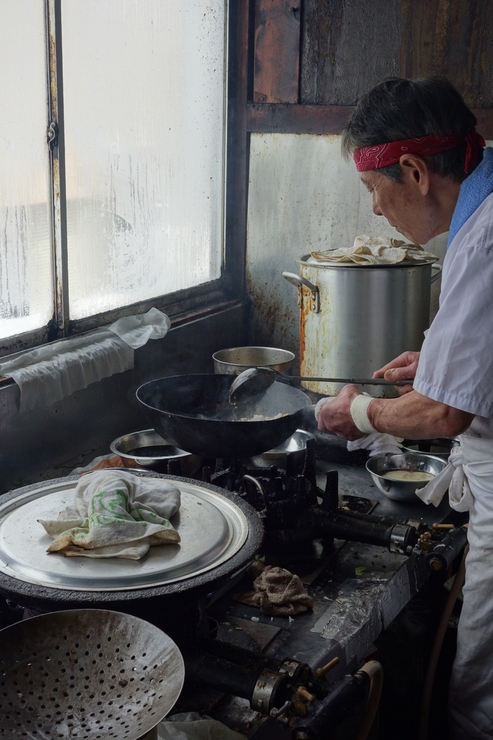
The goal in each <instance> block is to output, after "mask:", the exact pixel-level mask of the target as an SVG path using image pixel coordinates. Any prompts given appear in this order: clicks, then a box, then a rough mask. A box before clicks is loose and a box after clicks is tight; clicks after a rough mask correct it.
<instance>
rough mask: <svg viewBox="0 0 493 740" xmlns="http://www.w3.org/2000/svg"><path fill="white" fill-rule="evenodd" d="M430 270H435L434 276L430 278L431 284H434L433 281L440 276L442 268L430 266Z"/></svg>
mask: <svg viewBox="0 0 493 740" xmlns="http://www.w3.org/2000/svg"><path fill="white" fill-rule="evenodd" d="M431 269H432V270H436V272H435V274H434V275H432V276H431V282H432V283H434V282H435V280H438V278H439V277H440V276H441V274H442V266H441V265H432V266H431Z"/></svg>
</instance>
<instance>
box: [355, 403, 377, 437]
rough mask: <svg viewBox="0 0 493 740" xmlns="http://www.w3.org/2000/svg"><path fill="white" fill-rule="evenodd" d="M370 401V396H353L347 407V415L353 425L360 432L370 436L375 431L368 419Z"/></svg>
mask: <svg viewBox="0 0 493 740" xmlns="http://www.w3.org/2000/svg"><path fill="white" fill-rule="evenodd" d="M372 401H373V397H372V396H363V395H361V396H355V397H354V398H353V400H352V401H351V406H350V407H349V413H350V414H351V418H352V420H353V421H354V425H355V426H356V428H357V429H359V430H360V432H364V433H365V434H371V433H372V432H376V431H377V430H376V429H375V427H374V426H372V424H371V423H370V420H369V418H368V406H369V405H370V403H371V402H372Z"/></svg>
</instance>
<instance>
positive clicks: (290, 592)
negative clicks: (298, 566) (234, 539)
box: [234, 561, 313, 617]
mask: <svg viewBox="0 0 493 740" xmlns="http://www.w3.org/2000/svg"><path fill="white" fill-rule="evenodd" d="M250 572H251V574H252V575H253V576H255V580H254V582H253V589H254V590H253V591H248V592H247V593H244V594H237V595H236V596H234V599H235V601H239V602H240V603H242V604H247V605H248V606H257V607H258V608H259V609H260V611H261V612H263V613H264V614H269V615H271V616H273V617H294V616H295V615H296V614H301V612H306V611H308V610H309V609H313V599H312V597H311V596H309V594H308V591H307V590H306V588H305V587H304V585H303V584H302V582H301V579H300V578H299V576H297V575H295V574H293V573H290V572H289V570H286V569H285V568H279V567H277V566H272V565H263V564H262V563H260V562H259V561H255V562H254V563H253V564H252V566H251V568H250Z"/></svg>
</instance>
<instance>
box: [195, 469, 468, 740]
mask: <svg viewBox="0 0 493 740" xmlns="http://www.w3.org/2000/svg"><path fill="white" fill-rule="evenodd" d="M355 460H356V458H355ZM317 469H318V473H317V484H318V486H319V487H320V488H322V490H323V488H324V485H325V473H326V472H328V471H332V470H337V471H338V473H339V492H340V494H341V495H353V496H358V497H367V498H370V499H373V500H374V501H375V502H376V505H375V507H374V508H373V510H372V514H375V515H377V516H390V517H393V518H396V519H399V520H401V521H403V522H405V521H406V520H408V519H413V520H416V519H417V520H423V521H425V522H426V523H427V524H428V525H430V526H431V525H432V524H433V523H435V522H440V523H444V522H449V521H452V520H453V518H454V516H455V514H454V512H452V511H451V509H450V507H449V506H448V503H447V502H446V501H443V502H442V504H441V505H440V506H439V507H438V508H435V507H427V506H426V505H425V504H423V503H422V502H421V501H419V499H416V503H412V504H403V503H398V502H395V501H392V500H391V499H388V498H386V497H385V495H384V494H382V493H380V491H378V489H376V487H375V486H374V485H373V482H372V480H371V478H370V475H369V473H368V472H367V470H366V468H365V467H364V466H362V465H361V456H360V458H359V464H355V465H350V464H344V463H340V462H338V463H334V462H331V461H323V460H322V461H320V460H319V462H318V463H317ZM430 577H433V576H431V575H430V572H429V571H428V569H427V567H426V564H425V558H424V556H423V555H412V556H410V557H407V556H404V555H399V554H394V553H391V552H389V551H388V550H387V549H384V548H382V547H378V546H374V545H366V544H361V543H353V542H343V541H339V540H336V541H335V543H334V549H333V552H332V553H331V555H330V556H329V557H328V558H327V559H326V560H325V562H324V564H323V565H322V566H321V567H320V568H319V569H318V570H317V571H315V572H313V573H311V574H309V575H307V576H302V580H303V582H304V584H305V586H306V587H307V588H308V591H309V593H310V595H311V596H312V597H313V600H314V609H313V611H312V612H306V613H304V614H300V615H298V616H296V617H294V618H290V617H288V618H284V617H283V618H281V617H270V616H268V615H265V614H262V613H261V612H260V611H259V610H258V609H255V608H253V607H249V606H245V605H243V604H241V603H238V602H235V601H232V600H231V595H230V594H228V595H227V596H225V597H223V598H222V599H221V600H220V601H219V602H217V603H216V604H214V605H213V607H212V609H211V614H213V616H214V617H215V618H216V619H217V620H218V624H219V626H218V638H219V639H221V640H223V641H225V642H231V643H232V644H236V645H240V646H242V647H246V648H248V649H251V650H254V651H255V650H258V651H260V650H262V651H263V653H264V654H267V655H270V656H273V657H275V658H286V657H290V658H294V659H296V660H299V661H301V662H305V663H308V664H309V665H310V666H311V667H312V669H314V670H315V669H316V668H319V667H321V666H323V665H325V664H326V663H328V662H329V661H330V660H332V658H334V657H338V658H339V659H340V663H339V665H337V666H336V667H335V668H334V669H332V671H331V673H330V680H331V681H337V680H339V679H340V678H342V677H343V676H344V675H345V674H346V673H348V672H354V671H355V670H357V668H358V667H359V665H360V664H361V662H362V661H363V659H364V658H365V657H367V656H369V655H371V653H372V651H374V647H373V644H374V642H375V640H376V639H377V637H378V636H379V635H380V633H381V632H382V631H383V630H385V629H386V628H387V627H388V626H389V625H390V624H391V622H392V621H393V620H394V619H395V618H396V617H397V615H398V614H399V613H400V612H401V610H402V609H403V608H404V607H405V606H406V604H407V603H408V602H409V601H410V600H411V599H412V597H413V596H414V595H415V594H416V593H417V592H418V591H419V590H420V588H421V587H422V586H423V585H424V584H425V582H426V581H427V580H428V579H429V578H430ZM247 588H248V584H247ZM247 588H245V583H244V582H241V583H240V584H238V586H237V587H236V591H237V592H241V591H242V590H247ZM211 698H212V697H208V699H209V701H210V700H211ZM199 711H200V709H199ZM209 712H210V707H209ZM214 716H215V717H216V718H217V719H220V720H222V721H224V722H225V723H226V724H228V725H229V726H230V727H234V728H235V729H238V730H239V731H240V732H243V733H244V734H245V735H246V736H247V737H248V738H255V740H267V738H269V740H276V738H278V737H279V738H285V734H286V731H285V730H283V729H282V728H281V727H280V726H279V725H278V723H276V721H275V720H273V719H272V718H265V717H262V716H261V715H258V714H256V713H255V712H253V711H252V710H250V709H249V705H248V702H246V700H242V699H238V698H227V697H224V698H223V699H222V700H221V701H219V702H218V704H217V707H216V708H215V710H214Z"/></svg>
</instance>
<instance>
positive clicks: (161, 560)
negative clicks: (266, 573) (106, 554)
mask: <svg viewBox="0 0 493 740" xmlns="http://www.w3.org/2000/svg"><path fill="white" fill-rule="evenodd" d="M140 477H145V478H149V477H152V478H153V479H155V480H156V482H158V481H159V479H160V478H163V479H166V480H170V479H172V480H173V481H174V482H175V484H176V485H177V487H178V488H179V489H180V491H181V507H180V511H179V512H178V513H177V514H176V515H175V516H173V517H172V519H171V523H172V524H173V526H174V527H175V529H177V531H178V532H179V533H180V536H181V542H180V543H179V544H177V545H160V546H153V547H151V548H150V550H149V553H148V554H147V555H146V556H145V557H144V558H142V559H141V560H137V561H133V560H124V559H122V558H104V559H92V558H87V557H65V556H63V555H60V554H59V553H47V552H46V549H47V547H48V546H49V544H50V542H51V539H50V537H49V536H48V535H47V534H46V533H45V531H44V529H43V527H42V526H41V524H39V523H38V519H48V518H53V516H54V515H55V516H56V515H57V514H58V512H59V511H61V510H62V509H64V508H65V507H66V506H67V505H69V504H71V503H72V502H73V499H74V495H75V488H76V486H77V483H78V481H79V480H80V476H77V477H69V478H60V479H58V480H51V481H47V482H45V483H41V484H36V485H34V486H28V487H26V488H23V489H19V490H18V491H14V492H13V493H11V494H8V495H6V496H4V497H3V500H2V502H1V503H0V574H5V575H6V576H8V577H10V578H13V579H15V580H17V581H22V582H26V583H29V584H34V585H38V586H44V587H49V588H55V589H60V590H62V591H63V590H66V591H72V592H74V591H75V592H84V591H91V592H118V591H129V590H130V591H131V590H135V589H146V588H152V587H156V586H163V585H164V586H166V585H168V584H175V583H179V582H182V581H186V580H187V579H194V578H195V577H197V576H201V575H202V574H207V573H208V572H210V571H215V570H219V571H221V570H224V569H222V568H221V566H223V565H224V564H226V563H228V561H230V560H232V559H233V560H234V559H235V556H236V555H237V553H239V551H240V550H241V549H242V548H243V546H244V545H245V543H246V542H247V539H251V538H249V518H250V519H251V516H252V512H253V516H254V517H257V514H256V512H255V510H254V509H253V508H252V507H249V506H248V505H247V504H245V502H243V501H242V500H241V499H239V497H238V496H236V495H235V494H227V493H226V492H224V494H223V492H222V491H221V490H220V489H218V488H216V487H215V486H211V485H209V484H201V483H197V482H195V481H192V480H190V479H187V478H179V477H172V476H156V475H151V476H149V475H148V474H145V475H142V476H140ZM233 498H236V499H238V502H235V501H234V500H232V499H233ZM255 544H256V545H257V546H258V545H259V544H260V542H259V539H258V537H257V541H256V543H255ZM246 549H247V550H250V549H251V547H250V548H246ZM246 554H247V555H248V554H250V556H251V555H252V553H246ZM0 580H1V579H0Z"/></svg>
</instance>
